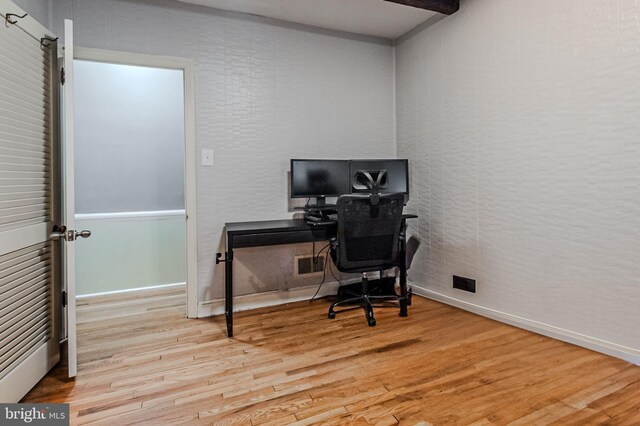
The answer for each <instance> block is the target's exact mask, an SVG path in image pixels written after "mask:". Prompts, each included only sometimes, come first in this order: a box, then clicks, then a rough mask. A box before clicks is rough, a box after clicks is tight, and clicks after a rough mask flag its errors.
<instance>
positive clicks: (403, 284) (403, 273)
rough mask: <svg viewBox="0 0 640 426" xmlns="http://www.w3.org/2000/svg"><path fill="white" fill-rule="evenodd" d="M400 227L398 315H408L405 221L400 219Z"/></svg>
mask: <svg viewBox="0 0 640 426" xmlns="http://www.w3.org/2000/svg"><path fill="white" fill-rule="evenodd" d="M401 226H402V228H401V230H400V234H401V235H400V237H401V238H400V253H399V256H400V259H401V261H400V297H401V298H400V316H401V317H406V316H409V313H408V312H407V304H408V300H407V242H406V241H405V240H406V236H407V232H406V229H407V221H406V220H405V219H402V225H401Z"/></svg>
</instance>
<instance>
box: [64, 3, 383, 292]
mask: <svg viewBox="0 0 640 426" xmlns="http://www.w3.org/2000/svg"><path fill="white" fill-rule="evenodd" d="M64 18H72V19H73V20H74V25H75V29H74V35H75V40H76V43H77V45H79V46H84V47H93V48H101V49H109V50H119V51H129V52H140V53H148V54H159V55H172V56H181V57H188V58H193V59H194V61H195V65H196V67H195V68H196V93H197V101H196V108H197V116H196V119H197V129H196V130H197V131H196V133H197V135H196V136H197V146H198V152H199V151H200V149H203V148H211V149H213V150H214V162H215V165H214V167H202V166H198V200H197V201H198V234H199V235H198V267H199V271H198V272H199V277H198V284H199V300H200V301H206V300H211V299H215V298H220V297H222V295H223V275H224V273H223V272H224V271H223V269H224V268H223V265H220V266H219V267H215V265H214V259H215V253H216V252H217V251H221V238H222V231H223V226H224V223H225V222H231V221H243V220H262V219H279V218H289V217H291V216H292V211H291V210H290V209H289V203H288V189H287V170H288V168H289V159H290V158H294V157H298V158H304V157H337V158H356V157H361V156H365V157H374V158H375V157H380V158H385V157H389V156H393V155H394V153H395V147H394V124H393V97H394V92H393V77H392V76H393V60H392V58H393V48H392V47H391V46H390V43H389V42H388V41H384V40H380V39H374V38H370V37H361V36H354V35H349V34H344V33H338V32H332V31H326V30H320V29H315V28H310V27H305V26H301V25H295V24H287V23H283V22H279V21H274V20H270V19H263V18H258V17H252V16H249V15H241V14H234V13H226V12H218V11H214V10H213V9H207V8H201V7H197V6H191V5H186V4H180V3H175V2H169V1H149V0H142V1H135V2H134V1H126V0H110V1H104V0H85V1H71V0H56V1H55V2H54V3H53V8H52V29H53V31H54V32H55V33H57V34H58V35H60V34H62V25H63V19H64ZM300 252H308V253H310V252H311V247H310V245H302V246H291V247H280V248H277V249H274V248H266V249H257V250H245V251H244V253H240V251H238V256H237V262H236V263H235V266H236V271H237V274H235V283H236V291H237V294H242V293H252V292H255V291H263V290H274V289H283V288H289V287H294V286H299V285H308V284H312V283H317V281H318V280H317V279H314V280H311V281H310V280H309V279H306V280H301V281H300V280H294V279H293V256H294V255H295V254H296V253H300Z"/></svg>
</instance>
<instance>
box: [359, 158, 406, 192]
mask: <svg viewBox="0 0 640 426" xmlns="http://www.w3.org/2000/svg"><path fill="white" fill-rule="evenodd" d="M349 179H350V185H351V192H352V193H354V194H358V193H370V192H371V190H372V187H371V184H372V182H371V180H373V181H374V182H376V183H379V185H378V188H377V189H378V192H379V193H381V194H388V193H394V192H399V193H402V194H405V195H408V194H409V160H351V162H350V171H349ZM405 198H406V197H405Z"/></svg>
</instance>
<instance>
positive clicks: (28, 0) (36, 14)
mask: <svg viewBox="0 0 640 426" xmlns="http://www.w3.org/2000/svg"><path fill="white" fill-rule="evenodd" d="M12 1H13V2H14V3H15V4H17V5H18V7H20V8H21V9H22V10H24V11H25V12H27V13H28V14H29V15H31V16H32V17H33V18H34V19H35V20H36V21H38V22H40V24H42V25H43V26H45V27H47V28H50V27H49V13H50V7H51V2H50V1H49V0H12Z"/></svg>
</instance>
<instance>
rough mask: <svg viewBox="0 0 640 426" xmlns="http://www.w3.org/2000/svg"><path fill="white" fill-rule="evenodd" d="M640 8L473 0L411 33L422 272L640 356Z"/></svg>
mask: <svg viewBox="0 0 640 426" xmlns="http://www.w3.org/2000/svg"><path fill="white" fill-rule="evenodd" d="M639 22H640V5H639V4H638V2H633V1H620V2H609V1H606V2H605V1H581V0H580V1H579V0H566V1H562V2H557V1H538V0H518V1H514V0H467V1H464V2H463V4H462V7H461V10H460V11H459V12H458V13H457V14H455V15H453V16H451V17H448V18H446V19H444V20H442V21H440V22H438V23H437V24H435V25H433V26H431V27H429V28H427V29H426V30H423V31H421V32H419V33H418V34H415V35H413V36H412V37H409V38H407V39H405V40H402V41H400V42H399V44H398V46H397V137H398V155H399V156H400V157H409V158H411V159H412V163H411V165H412V189H413V192H412V202H413V203H415V204H414V205H415V206H417V210H418V213H419V214H420V219H419V221H418V224H417V226H416V227H415V229H414V232H415V233H416V234H417V235H418V236H419V237H420V238H421V240H422V243H423V244H422V247H421V248H420V251H419V252H418V255H417V257H416V259H415V260H414V265H413V268H412V269H411V271H410V275H411V277H412V279H413V280H414V282H415V283H416V284H417V285H421V286H424V287H425V288H426V289H428V290H429V291H430V292H431V293H430V294H431V295H432V296H434V295H435V296H438V295H439V296H438V297H440V296H441V297H443V298H444V299H445V300H448V301H450V302H456V301H457V302H467V303H469V304H470V305H465V306H467V307H472V306H474V305H475V306H476V307H478V308H480V310H481V311H483V312H484V313H488V312H493V313H497V314H500V315H502V314H505V315H503V316H504V317H505V318H506V317H509V318H512V319H515V320H516V322H517V321H520V323H523V322H528V323H530V324H534V325H535V324H537V325H538V326H539V327H543V328H544V325H547V326H549V330H551V332H556V333H559V334H560V335H563V334H564V335H565V337H566V336H570V337H571V338H575V339H577V340H580V339H582V341H581V343H582V344H584V343H585V342H587V341H592V342H593V343H594V344H595V345H596V346H598V345H599V346H598V347H599V349H600V350H603V348H604V349H605V350H606V348H609V349H611V350H612V351H613V352H616V351H618V352H616V354H617V355H618V356H621V354H623V355H622V356H625V355H624V353H626V354H630V355H629V356H625V357H627V359H635V361H636V362H640V314H639V312H640V311H639V303H638V302H639V301H640V262H639V261H638V259H639V258H638V254H639V253H640V173H639V168H638V165H639V164H640V139H639V136H640V90H638V89H639V86H638V81H639V80H638V79H639V75H640V74H639V72H638V71H639V70H640V25H639ZM452 274H458V275H463V276H468V277H473V278H475V279H477V280H478V293H477V294H475V295H474V294H471V293H465V292H462V291H459V290H454V289H452V282H451V281H452V277H451V276H452ZM534 328H535V327H534ZM569 340H571V339H569ZM634 357H635V358H634Z"/></svg>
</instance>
